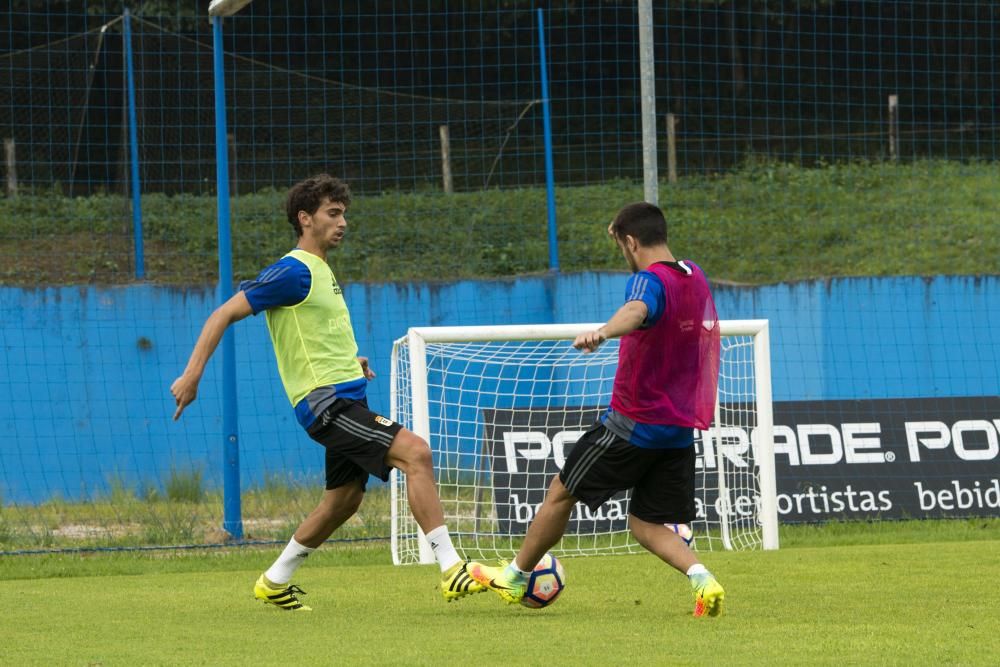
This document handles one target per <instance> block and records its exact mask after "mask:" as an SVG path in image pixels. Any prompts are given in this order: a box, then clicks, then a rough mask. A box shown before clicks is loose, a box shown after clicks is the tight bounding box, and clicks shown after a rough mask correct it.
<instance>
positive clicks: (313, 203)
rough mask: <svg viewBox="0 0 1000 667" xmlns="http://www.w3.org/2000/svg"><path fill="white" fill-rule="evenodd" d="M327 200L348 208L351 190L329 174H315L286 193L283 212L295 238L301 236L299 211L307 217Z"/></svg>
mask: <svg viewBox="0 0 1000 667" xmlns="http://www.w3.org/2000/svg"><path fill="white" fill-rule="evenodd" d="M327 198H329V199H330V201H335V202H339V203H341V204H343V205H344V206H350V204H351V188H350V187H348V185H347V183H344V182H343V181H342V180H340V179H339V178H335V177H333V176H331V175H330V174H317V175H316V176H312V177H310V178H307V179H305V180H304V181H299V182H298V183H296V184H295V185H293V186H292V189H291V190H289V191H288V199H287V200H286V201H285V211H286V212H287V213H288V223H289V224H290V225H291V226H292V229H294V230H295V235H296V236H302V225H300V224H299V211H305V212H306V213H308V214H309V215H312V214H314V213H316V211H318V210H319V207H320V205H321V204H322V203H323V200H325V199H327Z"/></svg>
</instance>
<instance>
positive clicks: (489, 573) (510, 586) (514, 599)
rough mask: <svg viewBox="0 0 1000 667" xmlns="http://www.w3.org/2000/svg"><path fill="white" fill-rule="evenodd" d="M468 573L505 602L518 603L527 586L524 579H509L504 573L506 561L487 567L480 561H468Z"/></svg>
mask: <svg viewBox="0 0 1000 667" xmlns="http://www.w3.org/2000/svg"><path fill="white" fill-rule="evenodd" d="M468 569H469V574H470V575H472V578H473V579H475V580H476V581H477V582H479V584H481V585H482V586H483V589H484V590H485V589H487V588H488V589H489V590H491V591H493V592H494V593H496V594H497V595H499V596H500V598H501V599H502V600H503V601H504V602H506V603H507V604H518V603H520V602H521V598H523V597H524V590H525V588H526V587H527V582H526V581H520V582H518V581H510V580H509V579H507V577H506V575H505V570H506V569H507V563H501V564H500V566H499V567H489V566H488V565H483V564H482V563H469V566H468Z"/></svg>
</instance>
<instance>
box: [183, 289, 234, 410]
mask: <svg viewBox="0 0 1000 667" xmlns="http://www.w3.org/2000/svg"><path fill="white" fill-rule="evenodd" d="M252 314H253V309H252V308H251V307H250V302H249V301H247V297H246V294H244V293H243V291H242V290H241V291H239V292H237V293H236V294H234V295H233V297H232V298H230V299H229V301H226V302H225V303H224V304H222V305H221V306H219V307H218V308H216V309H215V311H214V312H213V313H212V314H211V315H209V316H208V319H207V320H205V326H203V327H202V328H201V334H200V335H199V336H198V342H196V343H195V344H194V350H193V351H192V352H191V358H190V359H188V363H187V367H186V368H185V369H184V372H183V373H182V374H181V376H180V377H179V378H177V379H176V380H174V382H173V384H171V385H170V393H171V394H173V397H174V401H176V403H177V411H176V412H174V421H177V420H178V419H180V416H181V413H182V412H184V408H186V407H187V406H188V405H190V404H191V402H192V401H194V399H195V398H196V397H197V396H198V383H199V382H201V376H202V374H203V373H204V372H205V365H206V364H207V363H208V360H209V359H210V358H211V357H212V353H213V352H215V348H217V347H218V346H219V341H220V340H222V334H224V333H225V332H226V329H227V328H228V327H229V325H230V324H232V323H233V322H239V321H240V320H242V319H243V318H244V317H247V316H248V315H252Z"/></svg>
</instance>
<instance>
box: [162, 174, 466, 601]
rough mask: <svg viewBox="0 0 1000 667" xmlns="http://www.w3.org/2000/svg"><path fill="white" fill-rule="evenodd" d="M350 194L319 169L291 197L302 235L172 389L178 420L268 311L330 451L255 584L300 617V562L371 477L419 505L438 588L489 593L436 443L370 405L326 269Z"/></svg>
mask: <svg viewBox="0 0 1000 667" xmlns="http://www.w3.org/2000/svg"><path fill="white" fill-rule="evenodd" d="M350 203H351V192H350V189H349V187H348V186H347V184H346V183H344V182H342V181H341V180H339V179H337V178H334V177H332V176H329V175H327V174H320V175H318V176H314V177H312V178H308V179H306V180H304V181H302V182H300V183H297V184H296V185H294V186H293V187H292V188H291V190H290V191H289V193H288V199H287V205H286V209H287V214H288V222H289V223H290V224H291V225H292V227H293V228H294V229H295V232H296V234H297V235H298V243H297V245H296V247H295V249H293V250H292V251H291V252H289V253H288V254H287V255H285V256H284V257H282V258H281V259H279V260H278V261H277V262H275V263H274V264H272V265H271V266H269V267H267V268H266V269H264V270H263V271H261V273H260V274H259V275H258V276H257V277H256V278H255V279H254V280H249V281H244V282H243V283H241V284H240V289H239V291H238V292H237V293H236V294H235V295H234V296H233V297H232V298H231V299H229V300H228V301H226V303H224V304H222V305H221V306H220V307H219V308H217V309H216V310H215V311H214V312H213V313H212V314H211V315H210V316H209V318H208V320H207V321H206V322H205V325H204V327H203V328H202V331H201V334H200V335H199V337H198V340H197V342H196V343H195V346H194V351H193V352H192V353H191V358H190V359H189V361H188V363H187V367H186V368H185V369H184V372H183V374H182V375H181V376H180V377H179V378H177V379H176V380H175V381H174V383H173V384H172V385H171V386H170V393H171V394H173V396H174V399H175V400H176V403H177V411H176V412H175V413H174V419H175V420H176V419H179V418H180V416H181V413H182V412H183V411H184V409H185V408H186V407H187V406H188V405H189V404H190V403H191V402H192V401H193V400H194V399H195V397H196V395H197V391H198V383H199V381H200V380H201V376H202V373H203V372H204V370H205V365H206V364H207V363H208V360H209V358H210V357H211V356H212V353H213V352H214V351H215V349H216V347H217V346H218V344H219V341H220V340H221V339H222V336H223V333H224V332H225V330H226V328H227V327H229V326H230V325H231V324H233V323H234V322H238V321H240V320H242V319H244V318H245V317H247V316H248V315H256V314H257V313H260V312H261V311H263V312H264V313H265V314H266V319H267V328H268V331H269V333H270V335H271V342H272V344H273V345H274V354H275V357H276V358H277V361H278V373H279V375H280V376H281V381H282V384H283V385H284V388H285V392H286V393H287V395H288V400H289V401H290V402H291V404H292V407H293V408H294V410H295V415H296V417H297V418H298V421H299V423H300V424H301V425H302V427H303V428H304V429H305V430H306V432H307V433H308V434H309V437H311V438H312V439H313V440H315V441H316V442H318V443H319V444H321V445H323V446H324V447H325V448H326V490H325V491H324V493H323V496H322V498H321V499H320V502H319V505H317V507H316V509H314V510H313V511H312V513H310V514H309V516H308V517H306V519H305V520H304V521H303V522H302V523H301V524H300V525H299V527H298V528H297V529H296V530H295V533H294V535H293V536H292V538H291V540H290V541H289V542H288V545H287V546H286V547H285V549H284V551H283V552H282V553H281V555H280V556H278V559H277V560H276V561H274V563H273V564H272V565H271V567H270V568H268V569H267V570H266V571H265V572H264V573H263V574H261V575H260V578H259V579H258V580H257V583H256V584H255V585H254V595H255V597H257V598H258V599H260V600H262V601H264V602H266V603H269V604H273V605H276V606H277V607H279V608H281V609H287V610H291V611H310V610H311V609H310V607H308V606H306V605H303V604H302V603H301V602H300V601H299V599H298V595H300V594H302V593H303V591H302V589H300V588H299V587H298V586H295V585H292V584H291V583H290V581H291V579H292V575H293V574H294V573H295V571H296V569H297V568H298V567H299V565H301V564H302V562H303V561H304V560H305V559H306V558H307V557H308V556H309V554H311V553H312V552H313V551H315V550H316V549H317V548H319V546H320V545H321V544H323V542H324V541H326V539H327V538H328V537H330V535H331V534H333V531H335V530H336V529H337V528H338V527H339V526H340V525H342V524H343V523H344V522H345V521H346V520H347V519H349V518H350V517H351V516H353V515H354V514H355V512H357V511H358V508H359V507H360V505H361V501H362V499H363V498H364V494H365V485H366V482H367V480H368V475H375V476H376V477H378V478H380V479H381V480H383V481H385V480H387V479H388V478H389V471H390V470H391V469H392V468H398V469H399V470H401V471H402V472H404V473H405V474H406V489H407V494H408V499H409V503H410V509H411V510H412V512H413V516H414V518H415V519H416V521H417V524H418V525H419V526H420V528H421V529H422V530H423V531H424V533H425V534H426V536H427V539H428V541H429V542H430V544H431V548H432V550H433V552H434V556H435V558H436V559H437V561H438V564H439V565H440V566H441V573H442V575H441V592H442V594H443V595H444V598H445V600H447V601H449V602H451V601H452V600H455V599H458V598H460V597H464V596H466V595H470V594H472V593H478V592H480V591H482V590H485V589H484V588H483V586H481V585H480V584H478V583H477V582H476V581H474V580H473V579H472V578H471V577H470V576H469V574H468V573H467V572H466V569H465V562H464V561H463V560H462V559H461V558H460V557H459V555H458V553H457V552H456V551H455V548H454V546H453V545H452V542H451V538H450V536H449V534H448V528H447V526H445V523H444V512H443V510H442V508H441V501H440V499H439V498H438V495H437V487H436V486H435V482H434V469H433V465H432V460H431V451H430V447H429V446H428V445H427V443H426V442H425V441H424V440H423V439H422V438H420V437H419V436H417V435H416V434H415V433H413V432H412V431H410V430H408V429H406V428H403V427H402V426H401V425H400V424H397V423H395V422H393V421H391V420H389V419H387V418H385V417H383V416H381V415H379V414H376V413H375V412H372V411H371V410H369V409H368V403H367V399H366V388H367V384H368V380H370V379H371V378H373V377H375V374H374V373H373V372H372V370H371V369H370V368H369V366H368V359H367V358H365V357H359V356H358V345H357V343H356V342H355V339H354V329H353V327H352V326H351V317H350V313H348V310H347V304H346V303H345V302H344V297H343V294H342V293H341V289H340V286H339V285H338V284H337V280H336V278H335V277H334V275H333V272H332V271H331V270H330V267H329V265H327V263H326V256H327V253H328V252H329V251H330V250H331V249H333V248H337V247H338V246H340V244H341V243H342V242H343V240H344V234H345V232H346V230H347V220H346V218H345V217H344V214H345V213H346V211H347V207H348V206H349V205H350Z"/></svg>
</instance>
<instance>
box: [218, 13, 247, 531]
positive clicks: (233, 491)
mask: <svg viewBox="0 0 1000 667" xmlns="http://www.w3.org/2000/svg"><path fill="white" fill-rule="evenodd" d="M211 20H212V51H213V56H214V59H213V70H214V72H215V183H216V188H217V189H218V194H217V198H218V210H219V213H218V216H219V217H218V224H219V302H220V303H225V302H226V301H228V300H229V298H230V297H231V296H232V295H233V258H232V254H233V251H232V242H231V239H230V235H229V234H230V233H229V226H230V219H231V215H230V211H229V146H228V141H227V136H226V84H225V79H224V70H223V60H222V55H223V52H222V19H221V18H220V17H217V16H216V17H212V19H211ZM237 427H238V423H237V412H236V344H235V339H234V336H233V329H232V327H229V328H227V329H226V333H225V334H224V335H223V337H222V430H223V459H224V460H223V478H222V480H223V489H222V495H223V503H222V504H223V519H222V527H223V529H224V530H225V531H226V532H227V533H229V534H230V535H231V536H232V537H233V538H234V539H237V540H239V539H242V538H243V519H242V513H241V509H240V447H239V436H238V428H237Z"/></svg>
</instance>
